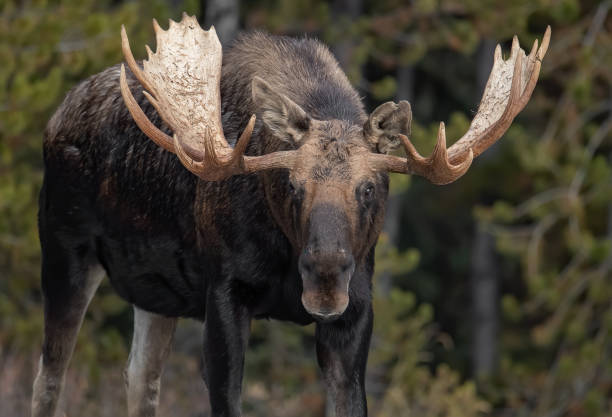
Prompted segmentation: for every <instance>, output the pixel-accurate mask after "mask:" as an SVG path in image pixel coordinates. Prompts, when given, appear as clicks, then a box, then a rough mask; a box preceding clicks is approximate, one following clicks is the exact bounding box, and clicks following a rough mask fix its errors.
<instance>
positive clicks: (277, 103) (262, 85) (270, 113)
mask: <svg viewBox="0 0 612 417" xmlns="http://www.w3.org/2000/svg"><path fill="white" fill-rule="evenodd" d="M252 94H253V102H254V103H255V106H256V108H257V113H258V116H259V117H260V118H261V120H262V121H263V123H264V125H265V126H266V127H267V128H268V129H269V130H270V132H272V134H274V136H276V137H278V138H279V139H281V140H284V141H287V142H290V143H292V144H294V145H296V146H298V145H299V143H300V142H301V140H302V139H303V138H304V136H305V135H306V133H307V132H308V129H309V127H310V117H308V115H307V114H306V112H305V111H304V110H303V109H302V108H301V107H300V106H298V105H297V104H296V103H294V102H293V101H292V100H291V99H289V98H288V97H287V96H285V95H284V94H280V93H278V92H276V91H274V90H273V89H272V87H271V86H270V84H268V83H267V82H265V81H264V80H263V79H262V78H260V77H257V76H256V77H253V82H252Z"/></svg>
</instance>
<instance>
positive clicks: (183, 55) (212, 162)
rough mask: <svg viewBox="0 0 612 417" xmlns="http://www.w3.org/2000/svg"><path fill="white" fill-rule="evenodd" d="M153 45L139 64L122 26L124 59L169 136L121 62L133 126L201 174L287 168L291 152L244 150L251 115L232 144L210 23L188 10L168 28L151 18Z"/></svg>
mask: <svg viewBox="0 0 612 417" xmlns="http://www.w3.org/2000/svg"><path fill="white" fill-rule="evenodd" d="M153 28H154V30H155V36H156V42H157V51H156V52H155V53H153V52H152V51H151V49H150V48H149V47H148V46H147V47H146V49H147V53H148V60H144V61H143V68H142V69H141V68H140V67H139V66H138V64H137V63H136V61H135V60H134V57H133V55H132V51H131V50H130V44H129V41H128V38H127V34H126V31H125V27H123V26H122V27H121V41H122V48H123V55H124V56H125V60H126V62H127V64H128V66H129V67H130V69H131V70H132V73H133V74H134V75H135V76H136V78H137V79H138V81H139V82H140V84H141V85H142V86H143V87H144V88H145V89H146V90H148V91H143V93H144V95H145V96H146V97H147V99H148V100H149V102H150V103H151V104H152V105H153V106H154V107H155V109H156V110H157V112H158V113H159V115H160V116H161V118H162V119H163V120H164V121H165V122H166V123H167V124H168V126H170V128H171V129H172V130H173V132H174V137H170V136H168V135H167V134H165V133H164V132H162V131H161V130H160V129H158V128H157V127H156V126H155V125H154V124H153V123H152V122H151V121H150V120H149V119H148V118H147V116H146V115H145V113H144V112H143V111H142V109H141V108H140V106H139V105H138V102H137V101H136V99H134V96H133V95H132V93H131V91H130V89H129V87H128V84H127V78H126V74H125V68H124V65H123V64H122V65H121V75H120V84H121V94H122V95H123V99H124V101H125V104H126V106H127V108H128V110H129V111H130V114H131V115H132V117H133V118H134V121H135V122H136V124H137V125H138V127H139V128H140V129H141V130H142V131H143V132H144V133H145V134H146V135H147V136H148V137H149V138H150V139H151V140H153V142H155V143H156V144H158V145H159V146H161V147H163V148H164V149H166V150H168V151H170V152H173V153H175V154H176V155H177V156H178V158H179V159H180V161H181V163H182V164H183V165H184V166H185V168H187V169H188V170H189V171H191V172H193V173H194V174H196V175H198V176H199V177H200V178H202V179H205V180H211V181H216V180H221V179H224V178H227V177H229V176H231V175H236V174H241V173H248V172H255V171H259V170H262V169H270V168H290V167H291V166H293V162H294V159H295V157H294V152H292V151H283V152H274V153H271V154H267V155H263V156H244V152H245V150H246V147H247V145H248V142H249V139H250V137H251V133H252V132H253V127H254V125H255V115H253V116H251V119H250V120H249V122H248V124H247V126H246V128H245V129H244V131H243V133H242V135H241V136H240V138H239V139H238V141H237V142H236V146H235V147H234V148H232V147H231V146H230V145H229V144H228V142H227V140H226V139H225V135H224V134H223V127H222V124H221V98H220V92H219V84H220V80H221V56H222V52H221V43H220V42H219V39H218V38H217V34H216V32H215V29H214V27H211V29H210V30H208V31H204V30H202V28H201V27H200V25H199V24H198V22H197V20H196V18H195V17H193V16H187V15H186V14H185V13H183V18H182V20H181V21H180V22H179V23H176V22H174V21H172V20H170V27H169V28H168V30H167V31H164V30H163V29H161V28H160V26H159V24H158V23H157V21H156V20H155V19H153Z"/></svg>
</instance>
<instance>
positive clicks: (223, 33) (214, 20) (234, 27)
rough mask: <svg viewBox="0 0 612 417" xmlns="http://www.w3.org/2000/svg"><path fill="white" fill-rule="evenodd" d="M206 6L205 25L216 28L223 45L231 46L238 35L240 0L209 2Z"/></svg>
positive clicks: (211, 0)
mask: <svg viewBox="0 0 612 417" xmlns="http://www.w3.org/2000/svg"><path fill="white" fill-rule="evenodd" d="M202 3H204V4H205V6H204V7H202V9H203V10H204V25H205V27H210V26H212V25H214V26H215V30H216V31H217V35H218V36H219V40H220V41H221V44H222V45H224V46H225V45H227V44H229V43H230V42H231V41H232V40H233V39H234V37H235V36H236V34H237V33H238V22H239V18H240V4H239V2H238V0H207V1H205V2H202Z"/></svg>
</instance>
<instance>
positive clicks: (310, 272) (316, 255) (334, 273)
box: [298, 248, 355, 277]
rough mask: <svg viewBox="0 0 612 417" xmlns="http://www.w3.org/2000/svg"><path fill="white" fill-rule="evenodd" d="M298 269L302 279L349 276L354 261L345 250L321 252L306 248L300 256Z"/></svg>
mask: <svg viewBox="0 0 612 417" xmlns="http://www.w3.org/2000/svg"><path fill="white" fill-rule="evenodd" d="M298 268H299V271H300V274H301V275H302V277H304V276H313V277H326V276H328V277H338V276H340V275H343V274H346V273H348V274H349V275H351V274H352V273H353V270H354V269H355V259H354V258H353V255H351V254H350V253H348V251H347V250H345V249H337V250H331V251H325V252H322V251H316V250H313V249H312V248H306V249H305V250H304V252H303V253H302V256H300V260H299V265H298Z"/></svg>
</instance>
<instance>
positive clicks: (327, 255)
mask: <svg viewBox="0 0 612 417" xmlns="http://www.w3.org/2000/svg"><path fill="white" fill-rule="evenodd" d="M298 269H299V272H300V275H301V276H302V284H303V291H302V304H303V305H304V308H305V309H306V311H307V312H308V313H309V314H310V315H311V316H313V317H314V318H315V319H316V320H318V321H332V320H335V319H337V318H338V317H340V315H342V313H344V311H345V310H346V307H347V306H348V303H349V295H348V287H349V282H350V279H351V276H352V275H353V272H354V270H355V259H354V258H353V256H352V255H351V254H350V253H349V252H348V251H346V250H344V249H336V250H332V251H325V252H321V251H316V250H312V248H306V249H305V250H304V252H303V253H302V256H300V259H299V262H298Z"/></svg>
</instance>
